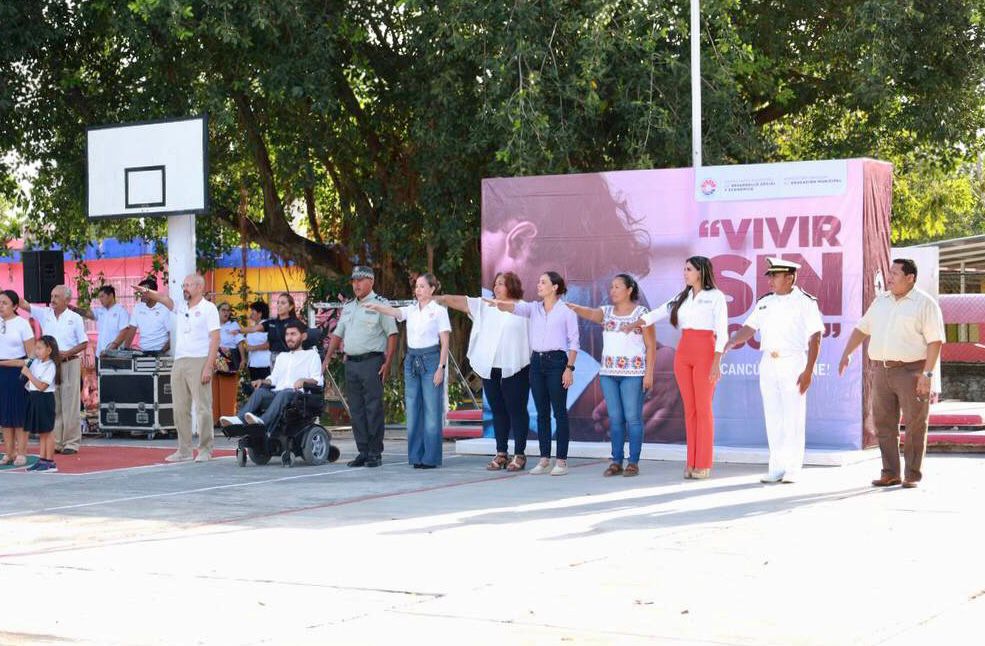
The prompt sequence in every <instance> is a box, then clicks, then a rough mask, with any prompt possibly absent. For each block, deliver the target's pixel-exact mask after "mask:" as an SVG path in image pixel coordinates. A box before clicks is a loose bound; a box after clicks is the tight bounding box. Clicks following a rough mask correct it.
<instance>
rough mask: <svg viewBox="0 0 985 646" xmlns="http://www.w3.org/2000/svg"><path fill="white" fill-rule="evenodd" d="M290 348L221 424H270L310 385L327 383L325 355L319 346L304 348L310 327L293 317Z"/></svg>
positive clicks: (287, 335) (288, 328)
mask: <svg viewBox="0 0 985 646" xmlns="http://www.w3.org/2000/svg"><path fill="white" fill-rule="evenodd" d="M284 336H285V338H284V341H285V343H286V345H287V350H288V351H287V352H282V353H280V354H278V355H277V358H276V359H275V360H274V369H273V372H271V373H270V376H269V377H267V378H266V379H258V380H256V381H254V382H253V387H254V388H255V390H254V391H253V394H252V395H250V398H249V399H248V400H246V403H245V404H243V405H242V407H240V409H239V415H237V416H226V417H222V418H220V419H219V425H220V426H223V427H225V426H233V425H237V424H243V423H244V420H245V423H247V424H262V425H263V426H267V427H268V429H267V430H268V431H271V430H273V429H272V428H270V426H271V425H272V424H275V423H276V422H277V420H278V419H279V418H280V415H281V413H282V412H283V411H284V409H285V408H286V407H287V406H288V405H289V404H290V403H291V402H292V401H293V400H294V398H295V397H296V396H297V393H298V391H299V390H301V389H303V388H304V387H305V386H306V385H315V386H324V385H325V378H324V375H323V374H322V363H321V357H319V356H318V351H317V350H315V349H313V348H312V349H310V350H304V349H302V344H303V343H304V340H305V337H306V336H307V330H306V329H305V327H304V324H302V323H301V322H300V321H297V320H294V321H289V322H288V323H287V325H286V327H285V329H284Z"/></svg>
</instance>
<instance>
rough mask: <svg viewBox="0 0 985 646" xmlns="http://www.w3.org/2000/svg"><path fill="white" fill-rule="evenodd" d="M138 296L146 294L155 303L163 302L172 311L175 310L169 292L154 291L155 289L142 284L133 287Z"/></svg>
mask: <svg viewBox="0 0 985 646" xmlns="http://www.w3.org/2000/svg"><path fill="white" fill-rule="evenodd" d="M133 291H134V292H136V294H137V296H146V297H147V298H149V299H150V300H152V301H154V302H155V303H161V304H163V305H164V307H166V308H168V309H169V310H171V311H172V312H173V311H174V301H173V300H171V297H170V296H168V295H167V294H162V293H161V292H158V291H154V290H153V289H147V288H146V287H141V286H140V285H138V286H136V287H134V288H133Z"/></svg>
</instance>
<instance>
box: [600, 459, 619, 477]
mask: <svg viewBox="0 0 985 646" xmlns="http://www.w3.org/2000/svg"><path fill="white" fill-rule="evenodd" d="M620 473H622V465H621V464H616V463H615V462H611V463H609V468H607V469H606V470H605V471H604V472H603V473H602V475H603V476H604V477H606V478H608V477H610V476H617V475H619V474H620Z"/></svg>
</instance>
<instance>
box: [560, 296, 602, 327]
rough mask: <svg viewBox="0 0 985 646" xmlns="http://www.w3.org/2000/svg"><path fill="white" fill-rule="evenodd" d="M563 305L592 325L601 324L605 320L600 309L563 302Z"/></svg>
mask: <svg viewBox="0 0 985 646" xmlns="http://www.w3.org/2000/svg"><path fill="white" fill-rule="evenodd" d="M564 304H565V305H567V306H568V307H569V308H571V311H572V312H574V313H575V314H577V315H578V316H580V317H582V318H583V319H585V320H587V321H591V322H592V323H601V322H602V321H603V319H604V318H605V313H604V312H603V311H602V308H601V307H585V306H584V305H575V304H574V303H569V302H568V301H564Z"/></svg>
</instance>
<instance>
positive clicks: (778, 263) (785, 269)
mask: <svg viewBox="0 0 985 646" xmlns="http://www.w3.org/2000/svg"><path fill="white" fill-rule="evenodd" d="M798 269H800V265H799V264H797V263H795V262H793V261H792V260H784V259H783V258H767V259H766V273H765V274H764V275H765V276H769V275H770V274H793V273H796V272H797V270H798Z"/></svg>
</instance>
